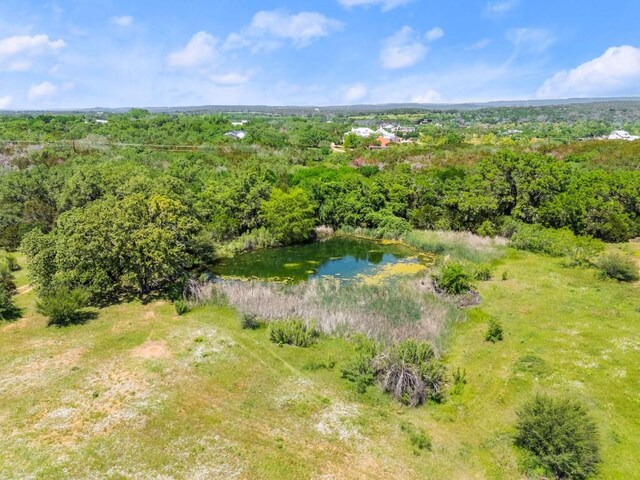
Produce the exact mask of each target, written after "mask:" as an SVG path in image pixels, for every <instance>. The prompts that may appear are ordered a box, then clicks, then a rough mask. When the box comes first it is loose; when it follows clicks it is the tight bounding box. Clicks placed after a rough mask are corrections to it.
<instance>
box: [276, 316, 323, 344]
mask: <svg viewBox="0 0 640 480" xmlns="http://www.w3.org/2000/svg"><path fill="white" fill-rule="evenodd" d="M317 337H318V332H317V331H316V329H315V327H314V326H313V325H311V326H308V325H307V324H305V323H304V322H303V321H302V320H276V321H274V322H271V324H270V325H269V338H270V339H271V341H272V342H273V343H277V344H279V345H295V346H297V347H309V346H311V345H313V344H314V343H315V342H316V339H317Z"/></svg>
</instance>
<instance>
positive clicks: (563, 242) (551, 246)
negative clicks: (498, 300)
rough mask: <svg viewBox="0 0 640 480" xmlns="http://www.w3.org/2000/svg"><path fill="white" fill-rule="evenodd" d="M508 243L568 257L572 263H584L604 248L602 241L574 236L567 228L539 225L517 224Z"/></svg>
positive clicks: (553, 255) (515, 246)
mask: <svg viewBox="0 0 640 480" xmlns="http://www.w3.org/2000/svg"><path fill="white" fill-rule="evenodd" d="M509 244H510V245H511V246H512V247H514V248H517V249H518V250H526V251H529V252H533V253H544V254H546V255H550V256H552V257H568V258H570V259H571V263H572V264H584V263H585V262H586V261H587V260H588V259H589V258H591V257H593V256H594V255H596V254H597V253H599V252H601V251H602V250H604V243H603V242H602V241H601V240H596V239H594V238H591V237H579V236H576V235H575V234H574V233H573V232H571V231H570V230H569V229H567V228H563V229H559V230H556V229H554V228H544V227H542V226H540V225H529V224H524V223H520V224H517V228H516V231H515V233H513V235H512V236H511V240H510V242H509Z"/></svg>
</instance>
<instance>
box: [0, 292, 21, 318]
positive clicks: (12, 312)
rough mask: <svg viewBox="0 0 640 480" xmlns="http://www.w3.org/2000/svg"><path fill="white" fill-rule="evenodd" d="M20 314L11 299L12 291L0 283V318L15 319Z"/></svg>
mask: <svg viewBox="0 0 640 480" xmlns="http://www.w3.org/2000/svg"><path fill="white" fill-rule="evenodd" d="M19 316H20V311H19V309H18V307H16V304H15V303H14V301H13V294H12V292H10V291H8V290H7V289H6V288H4V287H3V286H2V285H0V320H1V321H4V320H15V319H16V318H18V317H19Z"/></svg>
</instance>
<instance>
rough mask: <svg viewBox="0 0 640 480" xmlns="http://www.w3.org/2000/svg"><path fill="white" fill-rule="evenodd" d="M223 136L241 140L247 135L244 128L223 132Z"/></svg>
mask: <svg viewBox="0 0 640 480" xmlns="http://www.w3.org/2000/svg"><path fill="white" fill-rule="evenodd" d="M224 136H225V137H231V138H235V139H237V140H242V139H244V138H245V137H246V136H247V132H245V131H244V130H234V131H232V132H227V133H225V134H224Z"/></svg>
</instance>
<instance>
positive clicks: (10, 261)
mask: <svg viewBox="0 0 640 480" xmlns="http://www.w3.org/2000/svg"><path fill="white" fill-rule="evenodd" d="M2 263H6V265H7V267H9V270H10V271H12V272H17V271H18V270H20V265H19V264H18V260H17V259H16V256H15V255H13V254H12V253H5V254H4V258H3V259H2Z"/></svg>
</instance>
